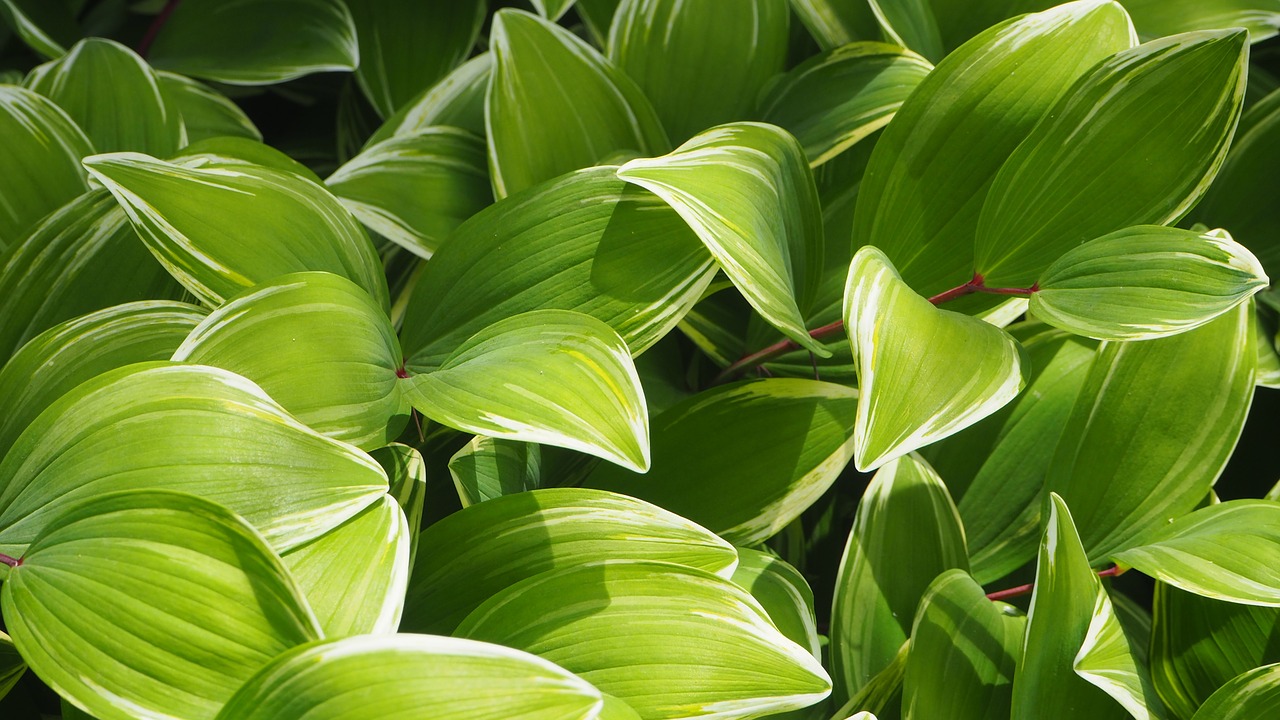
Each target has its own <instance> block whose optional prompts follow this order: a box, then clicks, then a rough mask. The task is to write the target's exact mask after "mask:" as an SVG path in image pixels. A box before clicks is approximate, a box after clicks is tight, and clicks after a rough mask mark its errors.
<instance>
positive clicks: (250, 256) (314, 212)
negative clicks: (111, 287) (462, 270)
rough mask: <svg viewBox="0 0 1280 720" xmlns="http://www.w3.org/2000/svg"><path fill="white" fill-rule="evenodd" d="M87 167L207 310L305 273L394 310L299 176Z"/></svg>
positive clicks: (378, 276) (343, 222) (375, 270)
mask: <svg viewBox="0 0 1280 720" xmlns="http://www.w3.org/2000/svg"><path fill="white" fill-rule="evenodd" d="M183 7H185V6H183ZM84 165H85V167H87V168H89V171H90V172H91V173H92V174H93V176H94V177H95V178H97V179H99V180H100V181H102V184H103V185H105V186H106V188H107V189H108V190H110V191H111V194H112V195H113V196H115V198H116V201H117V202H119V203H120V205H121V206H122V207H124V210H125V212H126V213H127V214H128V215H129V220H130V222H131V223H132V224H133V226H134V229H135V230H136V231H137V232H138V235H139V237H141V238H142V240H143V242H145V243H146V244H147V247H148V248H150V249H151V251H152V252H153V253H155V255H156V257H157V258H158V259H159V260H160V262H161V263H163V264H164V266H165V267H167V268H168V269H169V272H170V273H172V274H173V276H174V277H175V278H177V279H178V281H179V282H181V283H182V284H183V286H184V287H186V288H187V289H188V290H190V291H191V292H192V293H194V294H195V295H196V296H197V297H199V298H200V299H201V300H202V301H204V302H206V303H208V304H210V305H214V306H217V305H220V304H222V302H223V301H225V300H226V299H227V298H228V297H229V296H231V295H235V294H236V293H238V292H240V291H241V290H243V289H245V288H247V287H252V286H253V285H257V284H258V283H261V282H266V281H268V280H271V279H273V278H275V277H278V276H280V275H284V274H286V273H290V272H299V271H304V270H323V271H325V272H332V273H334V274H337V275H342V276H343V277H346V278H348V279H350V280H352V281H353V282H355V283H356V284H357V285H359V286H360V287H362V288H364V289H365V291H366V292H368V293H369V294H370V295H371V296H372V297H373V299H374V300H375V301H377V303H378V304H379V305H381V306H383V307H386V306H387V305H388V303H389V300H388V297H387V282H386V278H385V277H384V276H383V272H382V264H381V263H380V262H379V260H378V256H377V254H376V253H375V252H374V249H373V244H372V243H371V242H369V237H368V235H366V234H365V232H364V229H363V228H361V227H360V224H359V223H357V222H356V220H355V218H353V217H351V214H350V213H349V212H347V210H346V209H345V208H343V207H342V205H341V204H340V203H339V202H338V201H337V199H336V198H334V197H333V196H332V195H330V194H329V193H328V191H326V190H325V189H324V188H323V187H320V186H318V185H316V184H314V183H311V182H309V181H307V180H306V179H304V178H303V177H301V176H298V175H294V174H292V173H288V172H284V171H281V170H277V169H275V168H268V167H261V166H251V165H239V166H236V167H229V166H224V167H206V168H187V167H183V166H180V165H173V164H171V163H167V162H164V161H162V160H157V159H155V158H151V157H147V156H146V155H141V154H138V153H115V154H110V155H95V156H94V157H91V158H88V159H86V160H85V162H84ZM226 218H236V222H235V223H227V222H225V219H226ZM246 229H247V230H248V232H246Z"/></svg>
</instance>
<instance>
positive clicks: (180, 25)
mask: <svg viewBox="0 0 1280 720" xmlns="http://www.w3.org/2000/svg"><path fill="white" fill-rule="evenodd" d="M147 59H148V60H150V61H151V64H152V65H154V66H156V67H157V68H159V69H161V70H170V71H173V72H178V73H182V74H183V75H190V76H192V77H197V78H200V79H202V80H216V81H218V82H224V83H229V84H231V85H270V84H272V83H278V82H284V81H285V80H292V79H293V78H298V77H302V76H303V75H309V74H311V73H316V72H327V71H334V70H337V71H344V70H354V69H355V68H356V65H358V64H359V61H360V53H359V49H358V46H357V41H356V27H355V23H354V22H353V21H352V19H351V13H350V12H349V11H348V10H347V7H346V5H344V4H343V0H230V2H228V0H184V2H182V3H181V4H179V5H177V6H176V7H175V9H174V10H173V14H172V15H170V16H169V19H168V20H167V21H166V22H165V24H164V28H163V30H161V31H160V34H158V35H157V36H156V38H155V42H154V43H153V44H152V45H151V48H150V53H149V54H148V55H147Z"/></svg>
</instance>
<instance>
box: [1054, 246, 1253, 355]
mask: <svg viewBox="0 0 1280 720" xmlns="http://www.w3.org/2000/svg"><path fill="white" fill-rule="evenodd" d="M1269 282H1270V280H1269V278H1267V274H1266V272H1264V271H1263V269H1262V265H1261V264H1260V263H1259V262H1258V259H1257V258H1256V257H1254V256H1253V254H1252V253H1250V252H1249V251H1248V250H1247V249H1246V248H1245V247H1244V246H1243V245H1240V244H1239V243H1237V242H1235V241H1234V240H1232V239H1231V236H1230V235H1229V234H1227V232H1226V231H1224V230H1216V231H1213V232H1209V233H1197V232H1193V231H1189V230H1179V229H1177V228H1165V227H1156V226H1152V225H1147V226H1139V227H1133V228H1126V229H1124V230H1119V231H1117V232H1113V233H1111V234H1109V235H1104V236H1103V237H1100V238H1098V239H1097V240H1091V241H1089V242H1087V243H1085V244H1083V245H1079V246H1077V247H1074V248H1072V249H1070V250H1068V251H1067V252H1066V253H1065V254H1063V255H1062V256H1061V257H1059V258H1058V259H1057V260H1055V261H1054V262H1053V264H1052V265H1050V266H1049V267H1048V269H1046V270H1045V271H1044V272H1043V273H1042V274H1041V275H1040V279H1039V280H1038V281H1037V282H1036V285H1037V287H1038V288H1039V289H1038V291H1037V292H1036V293H1035V294H1033V295H1032V296H1031V308H1030V310H1031V314H1033V315H1034V316H1035V317H1036V318H1037V319H1039V320H1043V321H1044V322H1046V323H1049V324H1050V325H1053V326H1055V327H1059V328H1062V329H1063V330H1067V331H1069V332H1073V333H1076V334H1077V335H1085V336H1088V337H1093V338H1098V339H1100V340H1149V339H1151V338H1157V337H1164V336H1166V335H1174V334H1177V333H1180V332H1185V331H1186V330H1190V329H1192V328H1195V327H1199V326H1201V325H1204V324H1205V323H1207V322H1209V321H1210V320H1213V319H1214V318H1216V317H1218V316H1219V315H1222V314H1223V313H1225V312H1227V311H1229V310H1230V309H1231V308H1233V307H1235V306H1237V305H1239V304H1240V303H1242V302H1244V301H1246V300H1248V299H1249V298H1250V297H1251V296H1252V295H1253V294H1254V293H1256V292H1258V291H1260V290H1262V289H1264V288H1265V287H1266V286H1267V285H1268V284H1269Z"/></svg>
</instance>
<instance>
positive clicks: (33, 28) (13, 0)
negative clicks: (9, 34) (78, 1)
mask: <svg viewBox="0 0 1280 720" xmlns="http://www.w3.org/2000/svg"><path fill="white" fill-rule="evenodd" d="M0 18H3V19H4V20H5V21H6V22H7V23H8V25H9V27H11V28H13V29H14V31H15V32H17V34H18V37H20V38H22V41H23V42H25V43H26V44H27V45H29V46H30V47H31V49H32V50H35V51H36V52H38V53H40V54H41V55H43V56H44V57H47V58H56V57H59V56H61V55H62V54H63V53H65V52H66V51H67V48H68V47H70V46H71V45H73V44H74V43H75V41H76V40H79V39H80V37H81V36H82V33H81V32H80V28H78V27H76V20H75V15H74V14H73V13H72V8H71V4H70V3H68V2H65V1H64V0H0Z"/></svg>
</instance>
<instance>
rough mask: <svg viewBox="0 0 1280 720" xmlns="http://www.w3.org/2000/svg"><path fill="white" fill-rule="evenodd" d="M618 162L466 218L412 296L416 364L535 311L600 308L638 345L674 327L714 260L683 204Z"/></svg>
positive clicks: (409, 349) (408, 323) (640, 348)
mask: <svg viewBox="0 0 1280 720" xmlns="http://www.w3.org/2000/svg"><path fill="white" fill-rule="evenodd" d="M615 169H616V168H612V167H608V168H594V169H591V170H585V171H582V172H577V173H572V174H570V175H566V176H564V177H562V178H559V179H557V180H553V181H551V182H549V183H547V184H544V185H541V186H539V187H536V188H532V189H530V190H527V191H525V192H522V193H519V194H517V195H513V196H511V197H510V198H507V199H504V200H500V201H499V202H497V203H495V204H494V205H492V206H491V207H489V208H486V209H485V210H483V211H481V212H480V213H479V214H478V215H476V216H475V217H473V218H472V219H471V220H468V221H467V222H465V223H463V224H462V225H461V226H459V228H458V229H457V230H456V231H455V233H454V235H453V236H452V238H451V239H450V241H448V242H446V243H445V244H444V245H442V246H441V248H440V250H439V251H438V252H436V254H435V255H433V256H432V259H431V262H430V263H427V267H426V269H425V270H424V271H423V273H422V277H421V278H420V280H419V281H418V285H417V291H416V292H414V293H413V295H412V296H411V297H410V298H409V306H408V308H407V310H406V311H405V322H404V330H403V332H402V334H401V338H400V341H401V343H402V344H403V346H404V350H405V354H406V356H407V357H408V360H407V361H406V363H405V366H406V367H407V368H408V369H409V371H410V372H413V373H420V372H427V371H430V370H432V369H434V368H437V367H439V366H440V365H441V364H442V363H443V362H444V360H445V358H446V357H448V356H449V354H450V353H452V352H454V351H455V350H456V349H457V348H458V347H459V346H461V345H462V344H463V343H464V342H466V340H467V339H468V338H469V337H471V336H472V335H474V334H475V333H477V332H479V331H481V330H483V329H484V328H485V327H486V326H488V325H491V324H493V323H495V322H498V321H499V320H503V319H505V318H509V317H512V316H514V315H517V314H520V313H523V312H528V311H530V310H542V309H558V310H576V311H578V312H583V313H586V314H588V315H591V316H592V317H595V318H597V319H599V320H602V321H604V322H606V323H608V324H609V325H610V326H611V327H613V329H614V330H615V331H617V333H618V334H619V335H621V336H622V339H623V340H625V341H626V343H627V346H628V347H630V348H631V352H632V353H633V354H636V353H641V352H644V351H645V350H646V349H647V348H649V347H650V346H651V345H653V344H654V343H655V342H657V341H658V340H659V339H660V338H661V337H662V336H663V335H665V334H666V333H667V332H668V331H670V330H671V329H672V328H673V327H675V325H676V323H677V322H679V320H680V319H681V317H683V316H684V313H686V312H688V310H689V308H691V307H692V306H693V304H694V303H695V302H697V300H698V298H699V297H701V295H702V291H703V289H704V288H705V287H706V286H707V284H708V283H710V282H711V278H712V277H713V276H714V275H715V272H716V267H715V263H714V262H713V261H712V259H711V256H710V254H709V253H708V252H707V250H706V248H705V247H703V245H702V243H700V242H698V239H697V238H696V237H695V236H694V235H693V233H692V232H691V231H690V230H689V227H688V226H687V225H686V224H685V223H684V221H683V220H681V219H680V216H679V215H677V214H676V213H675V211H673V210H672V209H671V208H670V207H668V206H667V205H666V203H664V202H663V201H662V200H660V199H659V198H657V197H655V196H654V195H653V194H651V193H649V192H648V191H646V190H642V189H641V188H638V187H635V186H632V185H628V184H627V183H624V182H622V181H621V180H618V179H617V177H615V175H614V171H615Z"/></svg>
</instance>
